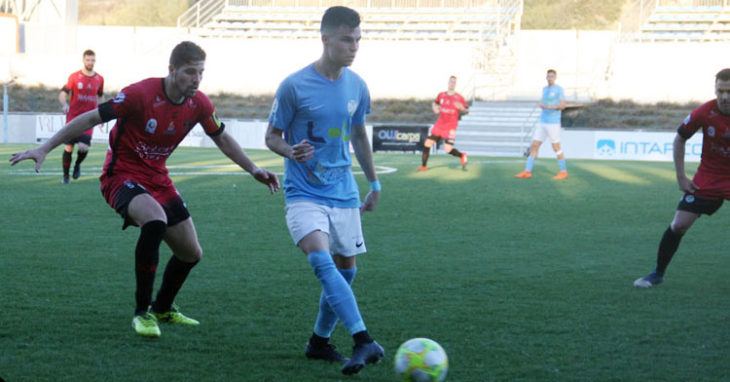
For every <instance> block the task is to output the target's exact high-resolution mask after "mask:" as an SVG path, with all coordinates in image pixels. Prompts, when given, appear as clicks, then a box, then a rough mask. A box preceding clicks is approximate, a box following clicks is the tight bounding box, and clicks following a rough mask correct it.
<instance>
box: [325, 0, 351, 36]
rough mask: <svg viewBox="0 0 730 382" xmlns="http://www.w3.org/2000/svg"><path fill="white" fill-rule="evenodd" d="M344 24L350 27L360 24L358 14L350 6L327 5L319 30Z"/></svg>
mask: <svg viewBox="0 0 730 382" xmlns="http://www.w3.org/2000/svg"><path fill="white" fill-rule="evenodd" d="M340 25H346V26H348V27H350V28H352V29H355V28H357V27H359V26H360V15H359V14H358V13H357V12H356V11H355V10H354V9H352V8H348V7H342V6H335V7H329V8H327V10H326V11H325V12H324V16H322V23H321V24H320V26H319V30H320V32H322V33H324V31H325V30H331V29H335V28H337V27H339V26H340Z"/></svg>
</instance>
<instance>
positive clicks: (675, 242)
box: [634, 194, 723, 288]
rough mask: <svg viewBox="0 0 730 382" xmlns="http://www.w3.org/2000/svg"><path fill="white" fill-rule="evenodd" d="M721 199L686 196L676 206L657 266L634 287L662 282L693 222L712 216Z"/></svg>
mask: <svg viewBox="0 0 730 382" xmlns="http://www.w3.org/2000/svg"><path fill="white" fill-rule="evenodd" d="M722 202H723V199H706V198H702V197H698V196H695V195H692V194H686V195H685V196H684V197H683V198H682V200H681V201H680V202H679V206H677V212H676V213H675V214H674V219H673V220H672V223H671V224H670V225H669V227H668V228H667V229H666V230H665V231H664V234H663V235H662V239H661V241H660V242H659V248H658V249H657V261H656V263H657V266H656V268H655V269H654V271H653V272H652V273H650V274H649V275H647V276H644V277H642V278H639V279H637V280H636V281H634V286H635V287H639V288H650V287H652V286H655V285H659V284H661V283H662V282H663V281H664V272H665V271H666V270H667V267H668V266H669V262H670V261H671V260H672V257H673V256H674V254H675V253H676V252H677V249H678V248H679V243H680V241H681V240H682V237H683V236H684V234H685V233H687V231H688V230H689V229H690V227H692V225H693V224H694V222H695V221H696V220H697V219H698V218H699V217H700V216H701V215H702V214H706V215H712V214H713V213H715V211H717V210H718V209H719V208H720V206H721V205H722Z"/></svg>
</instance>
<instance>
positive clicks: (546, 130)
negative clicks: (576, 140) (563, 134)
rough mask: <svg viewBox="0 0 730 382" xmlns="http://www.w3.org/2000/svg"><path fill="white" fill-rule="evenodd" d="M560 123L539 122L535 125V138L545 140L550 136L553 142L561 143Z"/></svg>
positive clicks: (533, 137)
mask: <svg viewBox="0 0 730 382" xmlns="http://www.w3.org/2000/svg"><path fill="white" fill-rule="evenodd" d="M560 128H561V127H560V124H559V123H542V122H538V123H537V126H536V127H535V134H534V135H533V136H532V139H533V140H536V141H540V142H545V138H546V137H550V141H551V142H552V143H560Z"/></svg>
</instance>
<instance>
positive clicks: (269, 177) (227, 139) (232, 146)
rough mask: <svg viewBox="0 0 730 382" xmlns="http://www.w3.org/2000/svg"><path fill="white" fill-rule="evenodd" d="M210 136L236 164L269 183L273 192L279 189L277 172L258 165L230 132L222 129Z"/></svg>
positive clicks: (260, 180)
mask: <svg viewBox="0 0 730 382" xmlns="http://www.w3.org/2000/svg"><path fill="white" fill-rule="evenodd" d="M210 138H211V139H212V140H213V142H215V144H216V146H218V148H219V149H220V150H221V152H222V153H223V154H225V155H226V156H227V157H228V158H230V159H231V160H232V161H233V162H234V163H235V164H237V165H238V166H240V167H241V168H242V169H244V170H245V171H246V172H248V173H249V174H251V175H252V176H253V177H254V178H255V179H256V180H258V181H259V182H261V183H263V184H265V185H267V186H268V187H269V191H270V192H271V193H272V194H273V193H274V192H276V191H277V190H278V189H279V178H277V177H276V174H274V173H272V172H270V171H268V170H264V169H262V168H259V167H258V166H256V164H255V163H254V162H253V161H252V160H251V159H250V158H249V157H248V155H246V153H245V152H244V151H243V149H242V148H241V146H240V145H239V144H238V142H236V140H235V139H234V138H233V137H232V136H231V135H230V134H228V133H227V132H225V131H222V132H221V133H220V134H216V135H211V136H210Z"/></svg>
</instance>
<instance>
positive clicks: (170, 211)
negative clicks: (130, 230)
mask: <svg viewBox="0 0 730 382" xmlns="http://www.w3.org/2000/svg"><path fill="white" fill-rule="evenodd" d="M140 194H150V193H149V191H147V189H146V188H144V187H143V186H142V185H140V184H139V183H137V182H132V181H127V182H125V183H124V186H122V187H120V188H119V191H118V192H117V194H116V195H115V196H114V209H115V210H116V211H117V213H118V214H119V215H121V216H122V218H123V219H124V225H122V229H126V228H127V227H129V226H130V225H133V226H136V225H137V224H136V223H135V222H133V221H132V219H130V218H129V216H127V208H129V203H130V202H131V201H132V199H133V198H134V197H135V196H137V195H140ZM150 195H151V194H150ZM155 200H156V199H155ZM158 202H159V201H158ZM160 205H161V206H162V209H163V210H164V211H165V215H166V216H167V226H168V227H172V226H174V225H175V224H178V223H180V222H181V221H183V220H185V219H187V218H189V217H190V211H188V207H187V206H185V202H184V201H183V200H182V197H180V195H179V194H178V195H177V197H175V198H170V199H167V200H166V201H165V203H161V204H160Z"/></svg>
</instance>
